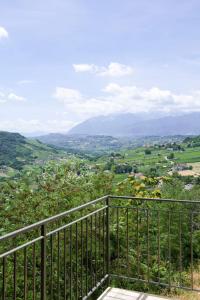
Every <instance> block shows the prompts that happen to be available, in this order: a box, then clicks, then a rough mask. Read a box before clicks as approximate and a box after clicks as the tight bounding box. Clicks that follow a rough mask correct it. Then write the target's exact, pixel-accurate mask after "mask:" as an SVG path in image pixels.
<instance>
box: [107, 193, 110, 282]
mask: <svg viewBox="0 0 200 300" xmlns="http://www.w3.org/2000/svg"><path fill="white" fill-rule="evenodd" d="M106 205H107V208H106V248H107V250H106V260H107V265H106V273H107V274H108V285H109V279H110V277H109V276H110V208H109V206H110V199H109V197H107V199H106Z"/></svg>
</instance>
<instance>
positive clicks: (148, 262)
mask: <svg viewBox="0 0 200 300" xmlns="http://www.w3.org/2000/svg"><path fill="white" fill-rule="evenodd" d="M149 243H150V241H149V209H148V208H147V269H148V282H149V280H150V252H149V251H150V249H149V248H150V247H149V246H150V244H149Z"/></svg>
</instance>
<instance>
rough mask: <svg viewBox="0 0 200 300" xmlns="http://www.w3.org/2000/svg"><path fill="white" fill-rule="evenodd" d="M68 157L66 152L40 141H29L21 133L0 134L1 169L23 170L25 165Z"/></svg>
mask: <svg viewBox="0 0 200 300" xmlns="http://www.w3.org/2000/svg"><path fill="white" fill-rule="evenodd" d="M64 156H66V153H65V152H64V151H61V150H58V149H56V148H55V147H53V146H47V145H45V144H43V143H41V142H40V141H38V140H31V139H27V138H25V137H24V136H22V135H20V134H19V133H10V132H4V131H1V132H0V168H1V170H4V169H6V168H8V167H10V168H13V169H16V170H21V169H22V168H23V167H24V166H25V165H31V164H33V163H37V164H41V163H43V162H44V161H47V160H50V159H56V158H62V157H64Z"/></svg>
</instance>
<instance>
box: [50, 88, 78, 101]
mask: <svg viewBox="0 0 200 300" xmlns="http://www.w3.org/2000/svg"><path fill="white" fill-rule="evenodd" d="M54 97H55V98H57V99H59V100H60V101H63V102H71V101H72V102H73V101H79V100H81V98H82V96H81V94H80V92H79V91H77V90H73V89H68V88H63V87H57V88H56V92H55V94H54Z"/></svg>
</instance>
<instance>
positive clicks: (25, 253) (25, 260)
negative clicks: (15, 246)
mask: <svg viewBox="0 0 200 300" xmlns="http://www.w3.org/2000/svg"><path fill="white" fill-rule="evenodd" d="M26 299H27V248H26V247H25V248H24V300H26Z"/></svg>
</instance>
